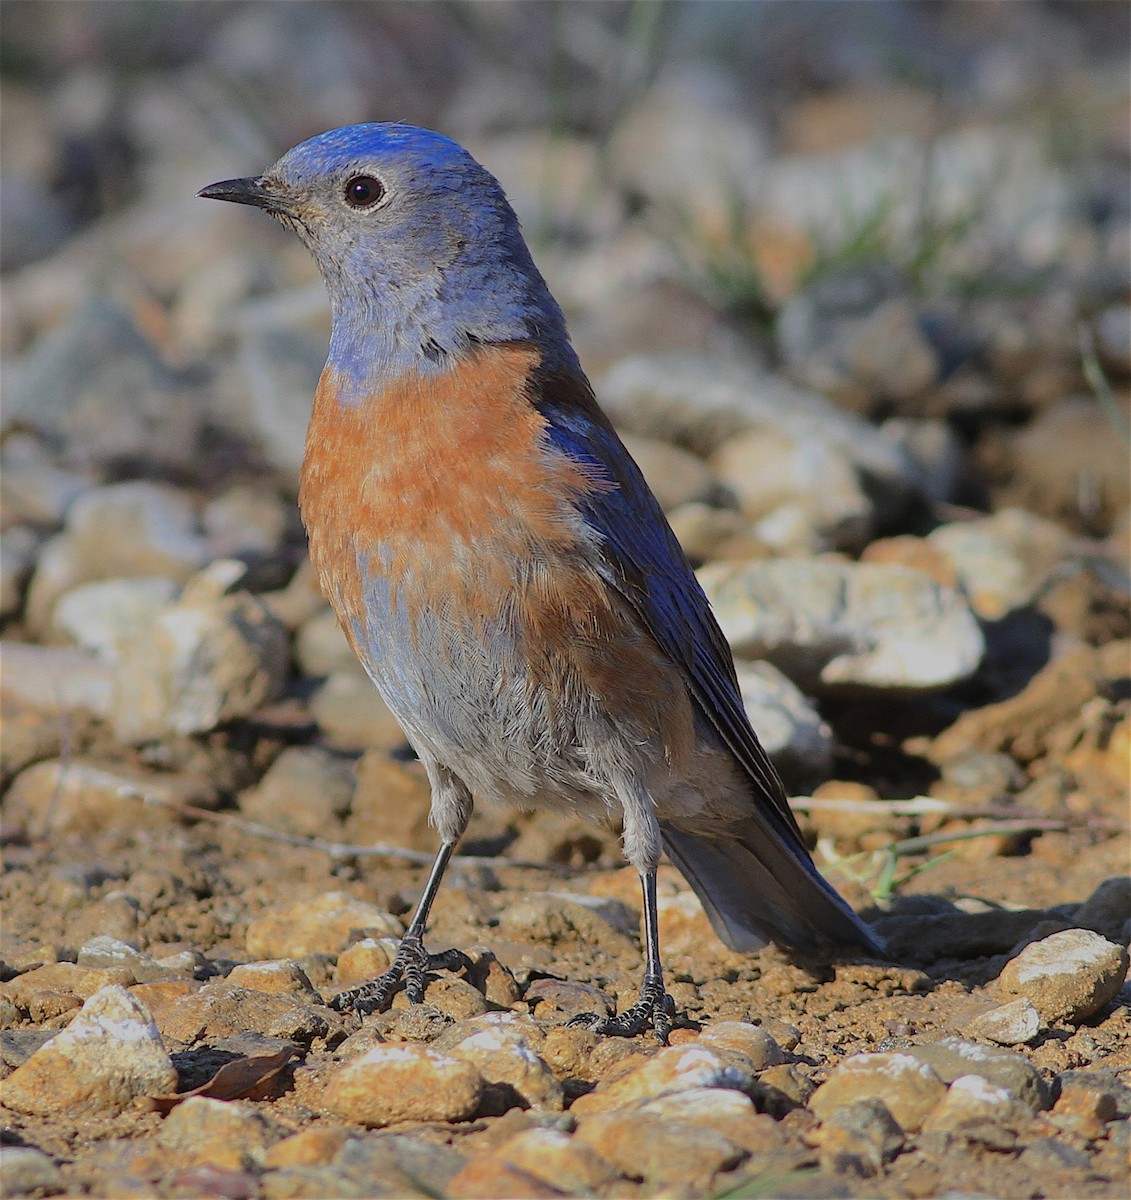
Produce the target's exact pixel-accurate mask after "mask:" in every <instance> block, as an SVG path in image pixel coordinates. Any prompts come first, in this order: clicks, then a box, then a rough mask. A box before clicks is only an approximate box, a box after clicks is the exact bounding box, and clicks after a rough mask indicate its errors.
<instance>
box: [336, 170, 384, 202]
mask: <svg viewBox="0 0 1131 1200" xmlns="http://www.w3.org/2000/svg"><path fill="white" fill-rule="evenodd" d="M384 194H385V185H384V184H383V183H382V182H381V181H380V179H374V178H373V176H372V175H354V176H353V177H352V178H351V179H349V180H348V181H347V182H346V203H347V204H348V205H349V206H350V208H372V207H373V205H374V204H376V203H377V201H378V200H380V199H381V197H382V196H384Z"/></svg>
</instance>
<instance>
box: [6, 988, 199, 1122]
mask: <svg viewBox="0 0 1131 1200" xmlns="http://www.w3.org/2000/svg"><path fill="white" fill-rule="evenodd" d="M176 1087H177V1072H176V1069H175V1068H174V1066H173V1063H172V1061H171V1060H170V1058H169V1055H168V1054H167V1053H166V1051H165V1047H164V1046H163V1045H162V1043H161V1035H160V1034H159V1033H158V1032H157V1026H156V1025H155V1024H154V1021H153V1018H152V1017H151V1016H150V1014H149V1012H148V1010H147V1009H146V1008H145V1007H144V1006H143V1005H142V1004H140V1003H139V1002H138V1001H137V1000H135V999H134V997H133V996H132V995H131V994H130V992H129V991H127V989H126V988H124V987H121V986H120V985H118V984H111V985H110V986H108V987H104V988H101V989H100V990H99V991H97V992H95V993H94V995H93V996H91V997H90V998H89V999H88V1000H87V1002H86V1003H85V1004H84V1005H83V1006H82V1010H81V1011H80V1012H79V1013H78V1015H77V1016H76V1017H75V1018H74V1020H73V1021H71V1023H70V1024H69V1025H68V1026H67V1028H66V1029H64V1030H63V1031H62V1032H61V1033H58V1034H56V1035H55V1037H53V1038H51V1040H50V1041H48V1042H44V1044H43V1045H42V1046H40V1048H39V1049H38V1050H37V1051H36V1052H35V1053H34V1054H33V1055H32V1056H31V1057H30V1058H29V1059H28V1060H27V1061H26V1062H24V1063H22V1064H21V1065H20V1066H19V1067H17V1068H16V1070H15V1071H13V1072H12V1074H11V1075H10V1076H9V1077H8V1078H7V1079H6V1080H4V1081H3V1084H0V1097H2V1099H3V1102H4V1103H5V1104H6V1105H7V1106H8V1107H9V1108H14V1109H15V1110H16V1111H17V1112H25V1113H33V1114H35V1115H37V1116H51V1115H53V1114H57V1113H70V1114H73V1113H79V1112H81V1113H107V1114H113V1113H118V1112H121V1111H122V1110H123V1109H125V1108H126V1107H127V1106H128V1105H129V1103H130V1102H131V1101H132V1100H133V1099H134V1097H135V1096H156V1095H164V1094H167V1093H169V1092H173V1091H175V1090H176Z"/></svg>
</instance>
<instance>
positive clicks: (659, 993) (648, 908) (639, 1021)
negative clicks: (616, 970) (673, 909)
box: [568, 867, 675, 1046]
mask: <svg viewBox="0 0 1131 1200" xmlns="http://www.w3.org/2000/svg"><path fill="white" fill-rule="evenodd" d="M640 884H641V887H642V889H643V892H644V954H645V959H644V982H643V983H642V984H641V985H640V998H639V999H638V1000H637V1001H636V1003H635V1004H634V1005H633V1006H632V1007H631V1008H626V1009H625V1010H624V1012H622V1013H619V1014H618V1015H617V1016H615V1017H598V1016H597V1015H596V1014H595V1013H578V1015H577V1016H575V1017H571V1018H570V1019H569V1021H568V1024H570V1025H581V1026H584V1027H585V1028H586V1029H592V1030H593V1032H594V1033H603V1034H606V1035H607V1036H609V1037H635V1036H636V1035H637V1034H638V1033H643V1032H644V1030H645V1029H647V1028H648V1027H649V1026H651V1029H652V1032H653V1033H654V1034H655V1035H656V1039H657V1041H659V1042H661V1043H663V1045H665V1046H666V1045H667V1044H668V1035H669V1034H670V1033H671V1031H672V1025H673V1024H674V1021H675V1002H674V1001H673V1000H672V998H671V996H669V995H668V994H667V992H666V991H665V990H664V972H663V968H662V967H661V965H660V924H659V911H658V909H657V907H656V869H655V867H653V868H652V869H651V870H649V871H645V872H641V875H640Z"/></svg>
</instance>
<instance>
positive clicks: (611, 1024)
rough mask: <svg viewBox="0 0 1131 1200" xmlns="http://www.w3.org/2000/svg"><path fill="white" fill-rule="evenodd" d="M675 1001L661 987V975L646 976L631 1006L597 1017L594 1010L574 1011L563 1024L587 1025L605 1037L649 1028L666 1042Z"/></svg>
mask: <svg viewBox="0 0 1131 1200" xmlns="http://www.w3.org/2000/svg"><path fill="white" fill-rule="evenodd" d="M675 1017H676V1008H675V1001H674V1000H673V999H672V998H671V996H669V995H668V994H667V992H666V991H664V983H663V980H662V979H655V978H647V979H645V980H644V984H643V986H642V987H641V988H640V999H639V1000H637V1001H636V1003H635V1004H634V1005H633V1006H632V1007H631V1008H626V1009H625V1010H624V1012H622V1013H618V1014H617V1015H616V1016H615V1017H600V1016H598V1015H597V1014H596V1013H578V1014H577V1015H576V1016H573V1017H570V1019H569V1020H568V1021H567V1022H566V1024H567V1025H569V1026H572V1027H574V1028H577V1027H581V1028H583V1029H591V1030H592V1031H593V1032H594V1033H601V1034H604V1035H605V1036H606V1037H636V1035H637V1034H640V1033H643V1032H644V1030H646V1029H648V1028H651V1030H652V1032H653V1033H654V1034H655V1035H656V1040H657V1041H658V1042H659V1043H660V1044H661V1045H662V1046H666V1045H667V1044H668V1037H669V1036H670V1034H671V1031H672V1026H673V1025H674V1024H675Z"/></svg>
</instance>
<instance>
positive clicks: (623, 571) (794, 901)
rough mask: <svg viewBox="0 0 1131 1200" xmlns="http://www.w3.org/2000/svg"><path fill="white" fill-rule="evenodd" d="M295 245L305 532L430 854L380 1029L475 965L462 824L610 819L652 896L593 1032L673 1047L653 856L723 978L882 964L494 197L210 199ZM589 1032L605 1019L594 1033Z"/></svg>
mask: <svg viewBox="0 0 1131 1200" xmlns="http://www.w3.org/2000/svg"><path fill="white" fill-rule="evenodd" d="M200 195H201V196H205V197H208V198H210V199H215V200H232V201H235V202H237V203H240V204H253V205H256V206H257V207H259V208H263V209H266V210H267V212H269V213H271V214H272V215H273V216H275V217H277V218H278V219H279V220H280V221H281V222H282V223H283V224H284V225H286V226H288V227H289V228H290V229H293V230H294V231H295V233H297V234H298V236H299V237H300V238H301V239H302V240H303V242H305V244H306V246H307V247H308V248H309V250H310V251H311V253H312V254H313V255H314V258H315V260H316V261H317V263H318V266H319V268H320V269H321V272H322V275H323V276H324V278H325V281H326V287H327V290H328V292H329V297H330V305H331V309H332V313H333V331H332V333H331V335H330V348H329V356H328V360H327V363H326V368H325V370H324V371H323V374H322V377H321V380H320V382H319V384H318V390H317V392H316V394H315V399H314V409H313V413H312V415H311V419H310V428H309V431H308V434H307V441H306V456H305V461H304V464H303V469H302V482H301V488H300V493H299V503H300V507H301V510H302V516H303V520H304V522H305V524H306V528H307V531H308V533H309V537H310V554H311V558H312V559H313V561H314V564H315V566H316V568H317V570H318V575H319V579H320V580H321V584H322V587H323V589H324V591H325V593H326V595H327V596H328V598H329V600H330V602H331V604H332V605H333V607H334V609H335V611H336V612H337V614H338V618H339V619H340V621H341V624H342V628H343V629H344V630H345V633H346V636H347V638H348V639H349V641H350V643H351V645H352V646H353V648H354V650H355V652H356V653H357V656H358V657H359V658H360V660H361V662H362V664H363V665H364V667H365V669H366V671H367V672H368V674H369V676H370V678H371V679H372V680H373V682H374V683H375V684H376V686H377V688H378V690H379V691H380V693H381V695H382V696H383V697H384V698H385V700H386V702H387V703H388V705H389V708H390V709H392V711H393V713H394V714H395V715H396V717H397V718H398V720H399V721H400V723H401V725H402V726H403V727H404V730H405V733H406V735H407V736H408V738H409V740H410V742H411V743H412V745H413V746H414V748H415V749H416V752H417V754H418V755H419V756H420V760H421V762H422V763H423V764H424V769H425V770H426V771H427V773H428V778H429V781H430V783H431V787H432V821H433V824H434V825H435V826H436V829H437V830H438V833H439V837H440V843H441V844H440V850H439V853H438V855H437V857H436V861H435V864H434V866H433V868H432V872H431V875H430V877H429V879H428V883H427V885H426V887H425V889H424V893H423V895H422V897H421V900H420V904H419V906H418V908H417V910H416V913H415V914H414V916H413V918H412V921H411V923H410V924H409V927H408V929H407V931H406V933H405V936H404V939H403V941H402V942H401V945H400V948H399V950H398V953H397V956H396V960H395V963H394V965H393V967H392V968H391V969H390V970H389V971H388V972H386V973H385V974H384V975H382V976H380V977H379V978H377V979H375V980H372V981H370V982H369V983H366V984H364V985H363V986H361V987H359V988H355V989H352V990H350V991H347V992H343V993H340V994H339V995H338V996H336V997H335V998H334V1003H335V1006H336V1007H339V1008H343V1007H349V1006H352V1007H354V1008H356V1009H357V1010H358V1011H360V1012H362V1013H365V1012H373V1011H376V1010H378V1009H380V1008H382V1007H384V1006H386V1005H387V1004H388V1002H389V1000H390V999H391V997H392V994H393V993H394V991H395V990H396V988H397V987H398V985H400V984H401V983H402V982H403V983H404V985H405V987H406V990H407V993H408V998H409V1000H410V1001H411V1002H413V1003H416V1002H419V1001H420V1000H421V999H422V998H423V993H424V975H425V972H426V971H427V970H430V969H433V968H435V967H438V966H454V965H457V964H458V963H460V962H461V961H466V960H464V959H463V956H462V955H460V954H459V953H458V952H452V951H449V952H448V954H446V955H429V954H427V953H426V952H425V949H424V945H423V936H424V932H425V926H426V923H427V919H428V913H429V909H430V908H431V905H432V901H433V899H434V898H435V895H436V892H437V889H438V887H439V884H440V879H441V876H442V875H443V872H444V868H445V866H446V864H447V862H448V860H449V858H450V857H451V854H452V852H453V850H454V849H455V846H456V843H457V842H458V841H459V838H460V836H461V834H462V833H463V831H464V829H465V828H466V826H467V821H468V817H469V816H470V814H471V809H472V798H473V797H475V798H476V799H477V800H480V801H483V802H486V803H493V804H508V805H514V806H516V807H518V808H522V809H534V808H551V809H555V810H558V811H565V812H569V813H576V814H580V815H583V816H591V817H600V816H609V815H612V816H615V817H619V818H621V820H622V822H623V829H624V853H625V857H626V858H627V859H628V861H629V862H630V863H631V864H632V865H633V866H634V867H635V868H636V870H637V871H638V872H639V874H640V878H641V883H642V887H643V898H644V934H645V947H646V967H645V974H644V981H643V986H642V987H641V990H640V998H639V1000H638V1001H637V1003H636V1004H634V1005H632V1006H631V1007H630V1008H629V1009H627V1010H626V1011H624V1012H622V1013H621V1014H620V1015H619V1016H616V1017H613V1018H604V1019H602V1020H597V1018H595V1017H593V1018H592V1019H591V1020H588V1023H589V1024H590V1025H591V1027H592V1028H595V1029H598V1030H600V1031H601V1032H606V1033H610V1034H619V1035H622V1036H632V1035H634V1034H636V1033H639V1032H640V1031H642V1030H643V1029H645V1028H647V1027H648V1026H651V1028H652V1029H653V1031H654V1032H655V1034H656V1035H657V1036H658V1037H659V1039H660V1040H661V1041H665V1040H666V1039H667V1034H668V1032H669V1030H670V1029H671V1025H672V1019H673V1014H674V1006H673V1004H672V1001H671V998H670V997H669V996H668V995H667V993H666V991H665V988H664V982H663V974H662V971H661V964H660V945H659V931H658V922H657V909H656V868H657V864H658V863H659V859H660V854H661V852H662V851H664V850H666V851H667V853H668V855H669V857H670V858H671V859H672V861H673V862H674V863H675V864H676V865H677V866H678V867H679V869H680V870H681V871H682V872H683V874H684V875H685V876H686V877H687V879H688V881H689V882H690V883H691V886H692V887H693V888H694V889H695V891H696V892H697V893H698V895H699V898H700V899H701V900H702V902H703V905H704V907H705V909H706V911H707V915H708V916H709V918H710V920H711V924H712V925H713V926H714V929H715V931H716V932H717V933H718V935H719V937H720V938H722V940H723V941H724V942H726V944H727V945H728V946H730V947H732V948H733V949H736V950H752V949H757V948H758V947H760V946H762V945H764V944H765V942H766V940H767V939H772V940H774V941H776V942H779V943H781V944H783V945H784V946H786V947H790V948H793V949H796V950H804V951H821V950H828V949H830V948H831V947H832V946H834V945H836V944H838V943H840V944H844V943H850V944H854V945H856V946H859V947H863V948H865V949H866V950H868V951H871V952H872V953H875V954H880V953H882V948H881V945H880V943H879V942H878V940H877V939H876V938H875V936H874V935H873V934H872V932H871V931H870V930H869V929H868V927H867V926H866V925H865V924H864V923H863V922H861V921H860V920H859V918H858V917H857V916H856V915H855V914H854V913H853V912H852V911H851V909H849V908H848V906H847V905H846V904H845V903H844V901H843V900H842V899H841V898H840V897H839V896H838V895H837V893H836V892H835V891H834V890H833V888H832V887H830V886H829V884H827V883H826V882H825V880H824V879H823V878H822V877H821V876H820V874H819V873H818V872H817V870H816V868H815V867H814V865H813V863H812V861H811V859H810V858H809V854H808V852H807V851H806V848H805V844H804V842H803V840H802V836H801V833H800V831H799V830H798V827H797V824H796V822H795V820H794V818H793V815H792V814H791V812H790V810H789V806H788V804H787V803H786V797H785V791H784V789H783V788H782V785H781V782H780V781H779V779H778V776H777V774H776V773H775V771H774V768H773V766H772V765H771V764H770V761H769V759H768V758H767V756H766V753H765V751H764V750H763V749H762V746H761V744H760V743H759V741H758V738H757V736H756V735H755V733H754V730H753V729H752V728H751V726H750V723H749V721H748V720H747V717H746V713H745V711H744V709H743V705H742V700H741V696H740V693H739V689H738V683H737V680H736V677H735V671H734V664H733V661H732V659H731V655H730V650H729V648H728V646H727V643H726V640H725V639H724V637H723V635H722V632H721V631H720V629H719V626H718V625H717V623H716V621H715V618H714V615H713V614H712V612H711V609H710V606H709V604H708V601H707V598H706V596H705V595H704V594H703V591H702V590H701V589H700V587H699V584H698V582H697V581H696V579H695V576H694V574H693V572H692V570H691V567H690V565H689V564H688V562H687V559H686V558H685V556H684V554H683V552H682V550H681V549H680V547H679V543H678V542H677V541H676V538H675V535H674V534H673V533H672V531H671V529H670V527H669V526H668V523H667V521H666V520H665V518H664V515H663V512H662V511H661V509H660V506H659V504H658V503H657V502H656V499H655V497H654V496H653V495H652V493H651V491H650V490H649V488H648V485H647V484H646V483H645V482H644V478H643V476H642V475H641V473H640V470H639V468H638V467H637V466H636V464H635V462H633V460H632V458H631V457H630V455H629V454H628V451H627V450H626V449H625V447H624V445H623V444H622V443H621V441H620V439H619V438H618V437H617V435H616V433H615V432H614V431H613V428H612V426H611V425H610V423H609V421H608V419H607V418H606V417H605V415H604V413H602V411H601V410H600V409H599V408H598V406H597V403H596V401H595V400H594V397H593V391H592V389H591V388H590V385H589V382H588V380H587V379H586V377H585V375H584V373H583V371H582V369H581V365H580V363H579V362H578V359H577V356H576V354H575V353H574V350H573V347H572V346H571V344H570V341H569V337H568V335H567V333H566V326H565V319H564V318H563V316H562V313H561V310H560V309H559V308H558V306H557V304H556V303H555V301H554V299H553V297H552V296H551V295H550V293H549V290H548V289H547V287H546V284H545V282H544V280H543V279H542V276H541V275H540V274H539V272H538V270H537V268H536V267H535V265H534V263H533V261H532V259H531V257H530V252H529V251H528V249H527V247H526V244H525V242H524V241H523V239H522V235H521V233H520V232H519V225H518V220H517V218H516V217H515V214H514V212H513V211H512V210H511V208H510V205H509V204H508V203H507V200H506V198H505V196H504V195H503V191H502V189H501V188H500V186H499V184H498V183H497V182H496V180H495V179H494V178H493V177H492V176H491V175H490V174H488V172H487V171H486V170H484V169H483V167H481V166H480V165H479V164H478V163H477V162H476V161H475V160H474V159H473V158H472V157H471V156H470V155H469V154H468V153H467V151H465V150H464V149H462V148H461V147H460V146H458V145H456V144H455V143H454V142H452V141H450V140H449V139H448V138H446V137H442V136H441V135H439V134H437V133H432V132H429V131H428V130H425V129H418V128H415V127H413V126H410V125H400V124H386V123H375V124H363V125H350V126H346V127H345V128H342V129H334V130H331V131H330V132H328V133H324V134H321V135H320V136H318V137H314V138H311V139H310V140H309V141H306V142H303V143H302V144H301V145H298V146H296V147H295V148H294V149H292V150H290V151H288V152H287V153H286V154H284V155H283V157H282V158H281V159H279V161H278V162H277V163H276V164H275V165H274V166H273V167H271V168H270V169H269V170H268V171H267V172H266V173H265V174H263V175H261V176H258V177H257V178H251V179H231V180H227V181H225V182H222V183H215V184H212V185H211V186H210V187H206V188H204V189H203V190H202V191H201V192H200ZM586 1017H587V1019H588V1018H589V1015H588V1014H587V1015H586Z"/></svg>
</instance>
